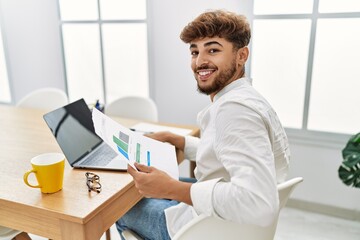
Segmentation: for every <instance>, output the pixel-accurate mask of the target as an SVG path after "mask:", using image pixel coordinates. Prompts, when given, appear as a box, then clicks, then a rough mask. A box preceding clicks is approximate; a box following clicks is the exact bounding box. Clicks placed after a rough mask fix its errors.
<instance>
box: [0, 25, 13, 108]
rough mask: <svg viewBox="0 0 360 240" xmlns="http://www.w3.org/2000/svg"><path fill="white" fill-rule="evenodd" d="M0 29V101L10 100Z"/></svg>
mask: <svg viewBox="0 0 360 240" xmlns="http://www.w3.org/2000/svg"><path fill="white" fill-rule="evenodd" d="M2 39H3V38H2V36H1V31H0V102H10V101H11V96H10V88H9V80H8V75H7V69H6V64H5V54H4V44H3V41H2Z"/></svg>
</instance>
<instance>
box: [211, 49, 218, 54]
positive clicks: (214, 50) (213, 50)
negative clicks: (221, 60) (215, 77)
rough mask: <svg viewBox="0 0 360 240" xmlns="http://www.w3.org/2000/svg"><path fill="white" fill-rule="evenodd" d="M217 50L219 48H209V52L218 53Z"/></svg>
mask: <svg viewBox="0 0 360 240" xmlns="http://www.w3.org/2000/svg"><path fill="white" fill-rule="evenodd" d="M216 52H219V50H217V49H210V50H209V53H216Z"/></svg>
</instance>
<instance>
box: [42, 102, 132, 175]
mask: <svg viewBox="0 0 360 240" xmlns="http://www.w3.org/2000/svg"><path fill="white" fill-rule="evenodd" d="M43 117H44V120H45V122H46V124H47V125H48V127H49V128H50V130H51V132H52V134H53V135H54V137H55V139H56V141H57V143H58V144H59V146H60V148H61V150H62V151H63V153H64V155H65V157H66V159H67V161H68V162H69V164H70V165H71V167H74V168H86V169H87V168H88V169H102V170H120V171H126V169H127V162H126V161H124V160H122V159H121V157H120V156H119V155H118V154H117V153H116V152H115V151H114V150H113V149H112V148H111V147H110V146H108V145H107V144H106V143H105V142H104V141H103V140H102V139H101V138H100V137H99V136H98V135H96V133H95V129H94V124H93V121H92V114H91V111H90V109H89V108H88V106H87V104H86V103H85V101H84V99H79V100H77V101H75V102H72V103H70V104H68V105H66V106H63V107H61V108H58V109H56V110H54V111H51V112H49V113H46V114H45V115H44V116H43Z"/></svg>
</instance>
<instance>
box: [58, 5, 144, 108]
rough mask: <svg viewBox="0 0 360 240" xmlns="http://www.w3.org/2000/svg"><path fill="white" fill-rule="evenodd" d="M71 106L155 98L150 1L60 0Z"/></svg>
mask: <svg viewBox="0 0 360 240" xmlns="http://www.w3.org/2000/svg"><path fill="white" fill-rule="evenodd" d="M59 6H60V16H61V26H62V36H63V47H64V58H65V67H66V79H67V88H68V94H69V98H70V100H71V101H73V100H76V99H79V98H81V97H84V99H85V101H86V102H88V103H93V102H95V100H97V99H99V100H100V101H101V102H104V103H109V102H111V101H113V100H115V99H116V98H119V97H122V96H126V95H137V96H145V97H147V96H149V83H148V82H149V74H148V72H149V71H148V47H147V23H146V0H133V1H131V0H77V1H72V0H59Z"/></svg>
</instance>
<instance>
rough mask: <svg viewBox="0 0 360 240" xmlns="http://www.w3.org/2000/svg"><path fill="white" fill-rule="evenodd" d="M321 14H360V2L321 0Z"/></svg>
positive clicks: (356, 0)
mask: <svg viewBox="0 0 360 240" xmlns="http://www.w3.org/2000/svg"><path fill="white" fill-rule="evenodd" d="M319 12H321V13H331V12H360V1H359V0H341V1H339V0H319Z"/></svg>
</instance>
